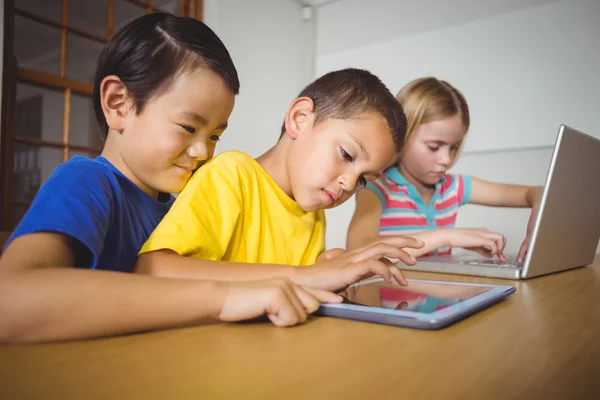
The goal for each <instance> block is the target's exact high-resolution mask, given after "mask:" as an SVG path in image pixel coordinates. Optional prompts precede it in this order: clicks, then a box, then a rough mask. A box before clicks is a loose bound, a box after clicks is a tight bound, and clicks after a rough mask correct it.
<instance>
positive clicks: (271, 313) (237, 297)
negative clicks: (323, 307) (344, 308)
mask: <svg viewBox="0 0 600 400" xmlns="http://www.w3.org/2000/svg"><path fill="white" fill-rule="evenodd" d="M219 284H222V285H224V288H225V297H224V300H223V303H222V304H223V305H222V307H221V311H220V312H219V319H220V320H221V321H229V322H233V321H242V320H247V319H252V318H256V317H260V316H263V315H266V316H267V317H268V318H269V320H271V322H272V323H273V324H275V325H277V326H292V325H296V324H300V323H303V322H304V321H306V319H307V318H308V315H309V314H312V313H313V312H315V311H317V309H318V308H319V305H320V304H321V303H340V302H341V301H342V298H341V297H340V296H338V295H337V294H335V293H331V292H328V291H325V290H321V289H314V288H307V287H302V286H299V285H296V284H294V283H292V282H290V281H289V280H288V279H286V278H274V279H269V280H262V281H251V282H227V283H225V282H220V283H219Z"/></svg>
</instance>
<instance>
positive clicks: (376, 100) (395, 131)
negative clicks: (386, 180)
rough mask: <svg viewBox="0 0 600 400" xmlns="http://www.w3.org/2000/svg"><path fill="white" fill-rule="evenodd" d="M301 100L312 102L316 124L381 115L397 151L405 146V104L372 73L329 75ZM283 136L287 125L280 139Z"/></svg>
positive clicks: (345, 71) (309, 88) (354, 71)
mask: <svg viewBox="0 0 600 400" xmlns="http://www.w3.org/2000/svg"><path fill="white" fill-rule="evenodd" d="M300 97H308V98H309V99H311V100H312V101H313V103H314V110H313V111H314V113H315V122H314V123H315V124H317V123H319V122H320V121H323V120H325V119H328V118H334V119H352V118H360V117H362V116H365V115H367V114H370V113H375V114H379V115H381V116H382V117H383V118H384V119H385V120H386V122H387V124H388V126H389V128H390V131H391V134H392V137H393V139H394V143H395V145H396V150H397V151H398V152H400V151H401V150H402V147H403V146H404V137H405V136H406V115H405V114H404V111H403V109H402V105H401V104H400V103H399V102H398V100H396V98H395V97H394V95H393V94H392V93H391V92H390V91H389V89H388V88H387V87H386V86H385V85H384V84H383V82H381V80H380V79H379V78H378V77H376V76H375V75H373V74H372V73H371V72H369V71H366V70H362V69H356V68H347V69H342V70H339V71H333V72H329V73H328V74H325V75H323V76H322V77H320V78H318V79H317V80H315V81H314V82H313V83H311V84H310V85H308V86H307V87H306V88H304V90H302V92H300V94H299V95H298V97H297V98H300ZM284 133H285V123H284V124H283V126H282V127H281V136H283V134H284ZM281 136H280V137H281Z"/></svg>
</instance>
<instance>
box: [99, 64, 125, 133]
mask: <svg viewBox="0 0 600 400" xmlns="http://www.w3.org/2000/svg"><path fill="white" fill-rule="evenodd" d="M100 105H101V106H102V112H103V113H104V118H106V123H107V124H108V127H109V129H111V130H113V131H117V132H123V129H124V127H125V118H126V117H127V114H128V113H129V112H131V106H132V101H131V98H130V96H129V92H128V91H127V88H126V87H125V85H124V84H123V82H121V79H119V77H117V76H115V75H109V76H107V77H105V78H104V79H103V80H102V83H101V84H100Z"/></svg>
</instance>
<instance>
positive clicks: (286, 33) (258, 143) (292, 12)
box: [204, 0, 312, 157]
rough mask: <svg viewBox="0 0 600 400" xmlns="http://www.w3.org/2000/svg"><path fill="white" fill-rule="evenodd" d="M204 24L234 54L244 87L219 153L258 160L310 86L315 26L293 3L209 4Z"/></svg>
mask: <svg viewBox="0 0 600 400" xmlns="http://www.w3.org/2000/svg"><path fill="white" fill-rule="evenodd" d="M204 4H205V22H206V24H207V25H209V26H210V27H211V28H212V29H213V30H214V31H215V32H216V33H217V35H219V37H220V38H221V40H222V41H223V42H224V43H225V46H226V47H227V49H228V50H229V52H230V54H231V57H232V59H233V62H234V63H235V65H236V68H237V70H238V74H239V77H240V82H241V89H240V94H239V96H238V97H237V99H236V104H235V108H234V110H233V114H232V116H231V118H230V120H229V127H228V128H227V131H226V133H225V135H224V136H223V138H222V140H221V142H220V143H219V145H218V146H217V152H223V151H227V150H231V149H240V150H243V151H245V152H247V153H249V154H250V155H252V156H254V157H256V156H259V155H260V154H262V153H263V152H264V151H265V150H267V149H269V148H270V147H272V146H273V145H274V144H275V143H276V141H277V139H278V138H279V133H280V129H281V124H282V122H283V118H284V116H285V113H286V111H287V108H288V106H289V105H290V103H291V102H292V101H293V100H294V99H295V97H296V96H297V95H298V93H299V92H300V91H301V90H302V88H303V87H304V86H306V85H307V84H308V83H309V82H310V81H311V80H312V76H311V72H312V71H311V66H312V62H311V61H312V57H311V51H312V50H311V47H310V46H311V43H310V41H309V40H307V38H308V37H310V32H311V25H310V24H311V22H309V21H303V18H302V9H301V7H300V5H299V4H298V3H296V2H294V1H292V0H253V1H244V0H206V1H205V2H204Z"/></svg>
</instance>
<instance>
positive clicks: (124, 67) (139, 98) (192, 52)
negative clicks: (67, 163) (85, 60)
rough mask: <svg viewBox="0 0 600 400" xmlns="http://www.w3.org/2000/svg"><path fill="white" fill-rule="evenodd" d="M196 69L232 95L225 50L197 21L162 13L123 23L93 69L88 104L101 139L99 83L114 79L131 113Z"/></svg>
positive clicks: (104, 129)
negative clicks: (124, 91) (217, 79)
mask: <svg viewBox="0 0 600 400" xmlns="http://www.w3.org/2000/svg"><path fill="white" fill-rule="evenodd" d="M196 68H208V69H210V70H212V71H213V72H215V73H216V74H217V75H219V76H220V77H221V78H223V81H224V83H225V85H226V86H227V87H228V88H229V89H230V90H231V92H232V93H233V94H235V95H237V94H238V93H239V90H240V82H239V79H238V75H237V71H236V69H235V66H234V65H233V61H232V60H231V57H230V55H229V52H228V51H227V48H226V47H225V45H224V44H223V42H221V40H220V39H219V38H218V37H217V35H216V34H215V33H214V32H213V31H212V30H211V29H210V28H209V27H208V26H206V25H205V24H204V23H202V22H201V21H199V20H197V19H194V18H190V17H177V16H174V15H171V14H167V13H152V14H146V15H143V16H141V17H138V18H136V19H134V20H133V21H131V22H129V23H128V24H127V25H125V26H124V27H123V28H122V29H121V30H120V31H119V32H118V33H117V34H116V35H115V36H114V37H113V38H112V40H111V41H110V42H109V43H108V44H107V45H106V46H105V47H104V49H103V50H102V53H101V54H100V57H99V58H98V63H97V66H96V74H95V77H94V94H93V103H94V111H95V113H96V119H97V121H98V125H99V126H100V131H101V133H102V135H103V137H106V135H107V133H108V124H107V123H106V118H105V116H104V112H103V111H102V106H101V104H100V85H101V83H102V80H103V79H104V78H105V77H107V76H109V75H116V76H117V77H119V79H120V80H121V82H123V85H125V87H126V88H127V91H128V92H129V95H130V96H131V97H132V99H133V101H134V105H135V107H136V113H138V114H139V113H140V112H141V111H142V110H143V108H144V106H145V105H146V103H147V102H148V101H149V100H150V99H151V98H152V96H155V95H156V94H158V93H159V92H160V91H166V90H168V89H169V88H170V87H171V85H172V84H173V81H174V79H176V77H177V76H178V75H179V74H181V73H185V72H187V71H190V70H194V69H196Z"/></svg>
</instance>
